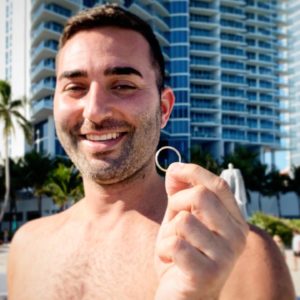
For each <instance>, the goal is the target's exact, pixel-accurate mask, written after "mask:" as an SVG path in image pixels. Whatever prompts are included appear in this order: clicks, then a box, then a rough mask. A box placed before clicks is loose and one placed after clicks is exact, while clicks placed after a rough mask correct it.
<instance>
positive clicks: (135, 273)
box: [23, 239, 156, 300]
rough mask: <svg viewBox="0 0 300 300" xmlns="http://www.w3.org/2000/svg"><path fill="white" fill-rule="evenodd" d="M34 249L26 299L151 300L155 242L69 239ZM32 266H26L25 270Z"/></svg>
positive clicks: (154, 287) (25, 281)
mask: <svg viewBox="0 0 300 300" xmlns="http://www.w3.org/2000/svg"><path fill="white" fill-rule="evenodd" d="M35 251H36V252H35V253H32V258H33V259H32V260H31V262H30V267H29V266H28V267H29V270H30V271H29V272H27V274H26V275H25V276H23V284H25V283H26V284H27V286H28V285H30V288H29V289H26V287H24V289H23V290H25V291H26V290H27V291H28V297H26V299H30V300H34V299H44V300H47V299H49V300H50V299H51V300H56V299H59V300H64V299H68V300H69V299H72V300H73V299H74V300H75V299H76V300H77V299H85V300H87V299H91V300H92V299H93V300H95V299H118V300H122V299H131V300H132V299H137V300H138V299H143V300H144V299H145V300H146V299H153V298H154V293H155V289H156V276H155V271H154V267H153V260H154V258H153V257H154V256H153V255H154V254H153V242H152V241H146V240H143V239H140V240H135V241H134V240H129V241H128V240H125V241H124V240H110V239H108V240H105V241H103V240H102V241H101V242H93V243H91V242H88V243H87V242H85V241H79V240H77V241H74V240H65V241H64V242H63V241H60V242H59V243H55V242H53V243H50V244H48V245H47V246H46V244H44V245H43V246H40V247H39V248H38V249H36V250H35ZM27 270H28V269H27Z"/></svg>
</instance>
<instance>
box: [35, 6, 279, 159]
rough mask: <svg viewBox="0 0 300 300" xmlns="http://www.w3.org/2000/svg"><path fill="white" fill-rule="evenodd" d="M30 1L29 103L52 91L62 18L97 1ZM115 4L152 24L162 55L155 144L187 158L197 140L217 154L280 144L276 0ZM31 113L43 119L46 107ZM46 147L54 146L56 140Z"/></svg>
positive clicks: (204, 148) (271, 148)
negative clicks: (163, 109) (169, 103)
mask: <svg viewBox="0 0 300 300" xmlns="http://www.w3.org/2000/svg"><path fill="white" fill-rule="evenodd" d="M114 2H115V1H114ZM32 3H33V5H32V24H33V25H32V30H31V32H32V41H31V43H32V50H31V51H32V52H31V55H32V56H31V59H32V73H31V75H32V78H31V86H32V89H31V90H32V99H33V101H34V102H37V103H42V101H43V100H44V99H50V98H49V97H50V96H51V95H53V91H54V82H55V81H54V80H55V77H54V76H55V73H54V67H55V66H54V63H55V61H54V57H55V52H56V49H57V41H58V37H59V32H60V31H61V30H62V26H63V24H64V22H65V21H66V20H67V18H68V16H69V15H73V14H75V13H76V12H77V11H78V10H79V9H81V8H83V7H92V6H94V5H95V4H98V3H102V1H85V0H84V1H71V0H65V1H64V0H62V1H60V2H59V4H58V3H57V4H54V3H48V2H47V3H46V4H45V3H44V2H43V1H41V0H34V1H32ZM118 3H119V4H121V5H124V6H125V7H126V8H127V9H129V10H130V11H132V12H133V13H135V14H138V15H140V16H141V17H142V18H143V19H144V20H145V21H147V22H148V23H149V24H150V25H151V26H152V27H153V29H154V31H155V32H156V35H157V38H158V40H159V42H160V44H161V46H162V49H163V52H164V56H165V60H166V67H167V78H166V84H167V85H170V86H171V87H172V88H173V89H174V93H175V96H176V104H175V107H174V111H173V112H172V115H171V119H170V121H169V123H168V124H167V126H166V128H164V129H163V131H162V137H161V145H173V146H175V147H176V148H178V150H179V151H180V152H181V153H182V154H183V157H184V158H185V159H186V160H189V155H190V154H189V153H190V149H191V147H193V146H196V145H200V146H201V147H202V149H203V150H206V151H209V152H210V153H212V155H213V156H214V157H215V158H218V159H220V158H221V157H223V156H224V155H226V154H228V153H229V152H231V151H233V150H234V148H235V147H236V146H237V145H244V146H247V147H250V148H253V149H254V150H256V151H258V152H260V153H262V152H263V151H264V150H265V149H269V150H272V151H275V150H277V149H278V148H280V146H281V145H280V118H279V104H278V103H280V101H281V96H280V93H279V89H280V86H279V85H278V82H279V75H278V74H279V73H278V64H277V62H278V57H279V55H280V51H279V50H280V49H281V48H280V47H279V46H278V43H277V38H278V30H279V29H278V28H279V27H278V22H279V21H278V19H279V17H278V16H280V11H279V10H278V6H279V3H280V1H279V0H278V1H275V0H274V1H268V2H266V1H262V0H235V1H228V0H210V1H175V0H173V1H150V0H149V1H148V0H145V1H118ZM42 70H43V71H42ZM47 97H48V98H47ZM48 104H49V103H48ZM34 113H35V114H36V115H38V116H39V117H41V116H43V117H44V120H47V118H48V117H49V116H51V114H52V111H51V109H49V110H47V113H45V110H43V108H40V111H39V110H36V111H35V112H34ZM37 119H40V118H37ZM39 121H42V120H39ZM53 151H54V153H53V154H60V153H59V152H61V149H60V150H59V147H58V146H57V145H56V146H55V147H54V149H53Z"/></svg>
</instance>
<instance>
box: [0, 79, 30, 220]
mask: <svg viewBox="0 0 300 300" xmlns="http://www.w3.org/2000/svg"><path fill="white" fill-rule="evenodd" d="M23 107H24V101H22V100H11V87H10V85H9V83H8V82H6V81H3V80H0V121H1V122H2V124H3V140H4V161H5V163H4V164H5V166H4V169H5V195H4V202H3V205H2V208H1V210H0V222H1V221H2V219H3V216H4V213H5V210H6V208H7V205H8V203H9V199H10V168H9V153H8V139H9V137H10V136H11V135H12V134H13V133H14V131H15V129H16V126H19V127H21V129H22V131H23V132H24V134H25V137H26V139H27V141H30V140H31V136H32V131H31V124H30V122H29V121H28V120H27V119H26V118H25V117H24V116H23V115H22V113H21V112H20V109H21V108H23Z"/></svg>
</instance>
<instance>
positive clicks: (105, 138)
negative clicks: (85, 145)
mask: <svg viewBox="0 0 300 300" xmlns="http://www.w3.org/2000/svg"><path fill="white" fill-rule="evenodd" d="M120 136H121V133H120V132H112V133H106V134H101V135H96V134H87V135H86V136H85V137H86V139H87V140H89V141H92V142H94V141H95V142H105V141H110V140H115V139H117V138H119V137H120Z"/></svg>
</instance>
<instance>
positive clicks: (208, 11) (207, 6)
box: [190, 1, 218, 15]
mask: <svg viewBox="0 0 300 300" xmlns="http://www.w3.org/2000/svg"><path fill="white" fill-rule="evenodd" d="M217 9H218V7H217V5H215V4H213V3H208V2H204V1H190V12H191V13H196V14H197V13H202V14H203V13H205V15H214V14H216V13H217Z"/></svg>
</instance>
